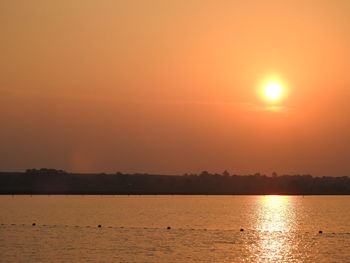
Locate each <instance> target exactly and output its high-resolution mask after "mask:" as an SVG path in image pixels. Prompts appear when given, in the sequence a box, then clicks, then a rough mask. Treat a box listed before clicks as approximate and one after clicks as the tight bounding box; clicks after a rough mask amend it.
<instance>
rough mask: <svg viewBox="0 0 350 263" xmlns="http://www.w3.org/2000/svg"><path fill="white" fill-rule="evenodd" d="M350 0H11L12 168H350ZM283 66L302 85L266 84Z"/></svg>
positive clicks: (8, 135)
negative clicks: (277, 92) (264, 89)
mask: <svg viewBox="0 0 350 263" xmlns="http://www.w3.org/2000/svg"><path fill="white" fill-rule="evenodd" d="M349 13H350V2H349V1H346V0H335V1H326V0H317V1H316V0H310V1H301V0H293V1H277V0H268V1H258V0H248V1H247V0H236V1H225V0H219V1H209V0H201V1H199V0H186V1H185V0H169V1H161V0H150V1H142V0H130V1H112V0H105V1H93V0H85V1H82V0H69V1H68V0H63V1H47V0H46V1H44V0H37V1H24V0H11V1H6V0H5V1H0V21H1V23H0V32H1V34H0V40H1V41H0V50H1V62H0V122H1V131H0V145H1V147H0V170H1V171H19V170H25V169H27V168H34V167H35V168H41V167H47V168H57V169H64V170H67V171H71V172H116V171H121V172H125V173H134V172H144V173H158V174H183V173H191V172H196V173H198V172H200V171H202V170H208V171H209V172H222V171H223V170H228V171H229V172H231V173H235V174H248V173H255V172H261V173H265V174H271V172H273V171H276V172H277V173H278V174H312V175H314V176H346V175H347V176H350V163H349V161H348V160H349V157H350V149H349V147H348V145H349V144H350V136H349V134H350V118H349V116H348V114H349V112H350V104H349V98H350V75H349V72H348V70H349V68H350V34H349V32H350V16H349ZM270 76H277V77H278V78H279V79H281V83H282V84H281V85H282V86H283V87H282V88H283V89H285V90H288V95H286V96H285V97H284V98H283V99H281V101H278V102H277V103H271V102H269V101H267V100H266V98H263V97H262V96H261V94H259V88H260V86H261V83H263V82H264V81H265V80H266V79H267V78H269V77H270Z"/></svg>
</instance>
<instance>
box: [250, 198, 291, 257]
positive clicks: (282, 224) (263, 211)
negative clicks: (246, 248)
mask: <svg viewBox="0 0 350 263" xmlns="http://www.w3.org/2000/svg"><path fill="white" fill-rule="evenodd" d="M256 202H257V207H258V211H257V217H256V222H255V229H256V230H257V232H258V242H257V243H256V244H255V245H254V246H252V247H251V253H252V254H251V255H252V256H253V257H254V258H255V261H257V262H285V261H286V260H288V259H290V258H292V256H293V250H294V249H293V247H294V246H293V239H294V236H295V232H294V231H293V230H294V225H295V220H294V219H295V207H294V206H295V202H294V200H293V198H291V197H290V196H277V195H272V196H261V197H258V198H257V200H256ZM287 233H288V234H287Z"/></svg>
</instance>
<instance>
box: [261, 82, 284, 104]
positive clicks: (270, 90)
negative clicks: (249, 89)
mask: <svg viewBox="0 0 350 263" xmlns="http://www.w3.org/2000/svg"><path fill="white" fill-rule="evenodd" d="M264 92H265V96H266V97H267V98H268V99H270V100H277V99H278V98H280V97H281V95H282V88H281V85H280V84H278V83H276V82H270V83H268V84H266V86H265V90H264Z"/></svg>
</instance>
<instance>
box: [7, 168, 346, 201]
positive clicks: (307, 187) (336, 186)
mask: <svg viewBox="0 0 350 263" xmlns="http://www.w3.org/2000/svg"><path fill="white" fill-rule="evenodd" d="M0 194H189V195H194V194H213V195H221V194H228V195H239V194H258V195H259V194H261V195H265V194H289V195H319V194H326V195H328V194H350V178H349V177H347V176H343V177H312V176H311V175H280V176H278V175H277V174H276V173H273V174H272V175H271V176H266V175H262V174H259V173H257V174H253V175H231V174H229V173H228V172H227V171H225V172H223V173H222V174H211V173H208V172H206V171H205V172H202V173H200V174H185V175H181V176H170V175H152V174H123V173H119V172H118V173H115V174H104V173H103V174H77V173H67V172H65V171H62V170H55V169H40V170H36V169H31V170H27V171H26V172H24V173H23V172H22V173H14V172H2V173H0Z"/></svg>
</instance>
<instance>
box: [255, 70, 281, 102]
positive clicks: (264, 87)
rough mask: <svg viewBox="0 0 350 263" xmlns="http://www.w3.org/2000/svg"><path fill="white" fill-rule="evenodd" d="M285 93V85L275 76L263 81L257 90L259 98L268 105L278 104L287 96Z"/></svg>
mask: <svg viewBox="0 0 350 263" xmlns="http://www.w3.org/2000/svg"><path fill="white" fill-rule="evenodd" d="M287 91H288V89H287V87H286V84H285V83H284V82H283V81H282V80H281V78H279V77H276V76H273V77H270V78H267V79H265V81H264V82H262V83H261V85H260V88H259V92H260V96H261V98H263V99H264V100H265V101H266V102H267V103H269V104H279V103H280V102H281V101H282V100H283V99H284V98H285V97H286V96H287V93H288V92H287Z"/></svg>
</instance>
